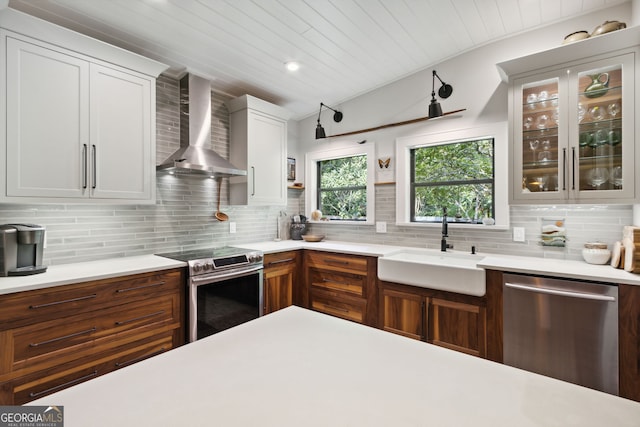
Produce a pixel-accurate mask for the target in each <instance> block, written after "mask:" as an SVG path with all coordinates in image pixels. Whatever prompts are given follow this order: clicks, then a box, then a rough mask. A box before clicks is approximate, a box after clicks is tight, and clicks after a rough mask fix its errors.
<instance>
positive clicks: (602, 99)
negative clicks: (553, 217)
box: [511, 52, 635, 203]
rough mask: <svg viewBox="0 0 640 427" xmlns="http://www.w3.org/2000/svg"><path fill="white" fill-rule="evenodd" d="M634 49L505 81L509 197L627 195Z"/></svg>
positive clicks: (631, 180)
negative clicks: (507, 86)
mask: <svg viewBox="0 0 640 427" xmlns="http://www.w3.org/2000/svg"><path fill="white" fill-rule="evenodd" d="M634 55H635V53H633V52H631V53H627V54H622V55H618V56H614V57H611V58H607V59H601V60H598V61H593V62H587V63H584V64H577V65H573V66H571V67H565V68H558V69H556V70H553V71H548V72H545V73H540V74H535V75H530V76H528V77H522V78H517V79H515V80H514V81H513V86H512V96H513V100H512V104H511V105H512V117H511V119H512V126H513V145H512V147H511V148H512V154H513V159H512V160H513V164H512V167H513V174H512V176H513V179H514V182H513V183H512V194H511V199H512V201H513V202H515V203H518V202H562V201H567V202H600V201H603V202H606V201H609V202H615V201H624V200H627V201H631V200H633V199H634V196H635V185H634V180H635V172H634V168H635V167H634V166H635V165H634V163H635V160H634V159H635V148H634V140H635V139H634V126H635V124H634V122H635V115H634V114H635V113H634V94H635V87H634V85H635V82H634V76H635V71H634V62H635V56H634Z"/></svg>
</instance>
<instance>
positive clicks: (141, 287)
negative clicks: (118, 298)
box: [116, 281, 166, 294]
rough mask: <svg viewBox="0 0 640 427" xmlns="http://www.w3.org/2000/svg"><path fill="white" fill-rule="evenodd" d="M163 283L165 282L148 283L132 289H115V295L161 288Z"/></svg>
mask: <svg viewBox="0 0 640 427" xmlns="http://www.w3.org/2000/svg"><path fill="white" fill-rule="evenodd" d="M165 283H166V282H164V281H162V282H156V283H149V284H148V285H142V286H134V287H132V288H124V289H116V293H117V294H120V293H122V292H129V291H137V290H138V289H145V288H153V287H154V286H162V285H164V284H165Z"/></svg>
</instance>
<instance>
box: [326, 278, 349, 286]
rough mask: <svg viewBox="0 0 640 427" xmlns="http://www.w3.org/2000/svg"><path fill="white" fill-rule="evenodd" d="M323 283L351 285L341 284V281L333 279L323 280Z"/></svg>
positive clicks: (342, 283)
mask: <svg viewBox="0 0 640 427" xmlns="http://www.w3.org/2000/svg"><path fill="white" fill-rule="evenodd" d="M322 281H323V282H324V283H327V282H328V283H336V284H338V285H348V284H349V282H341V281H339V280H331V279H322Z"/></svg>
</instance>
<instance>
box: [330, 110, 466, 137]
mask: <svg viewBox="0 0 640 427" xmlns="http://www.w3.org/2000/svg"><path fill="white" fill-rule="evenodd" d="M462 111H467V109H466V108H463V109H461V110H454V111H448V112H446V113H443V114H442V116H440V117H445V116H450V115H452V114H456V113H460V112H462ZM440 117H433V119H438V118H440ZM429 119H431V118H430V117H429V116H427V117H420V118H418V119H412V120H405V121H404V122H397V123H389V124H386V125H381V126H376V127H372V128H368V129H362V130H354V131H352V132H345V133H338V134H335V135H328V136H327V138H334V137H337V136H348V135H357V134H359V133H365V132H373V131H374V130H380V129H386V128H392V127H396V126H404V125H410V124H412V123H418V122H423V121H425V120H429Z"/></svg>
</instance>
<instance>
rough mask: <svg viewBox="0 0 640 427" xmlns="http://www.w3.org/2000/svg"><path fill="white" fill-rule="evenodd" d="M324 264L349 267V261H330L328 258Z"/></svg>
mask: <svg viewBox="0 0 640 427" xmlns="http://www.w3.org/2000/svg"><path fill="white" fill-rule="evenodd" d="M324 262H326V263H327V264H340V265H349V261H340V260H337V259H330V258H325V259H324Z"/></svg>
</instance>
